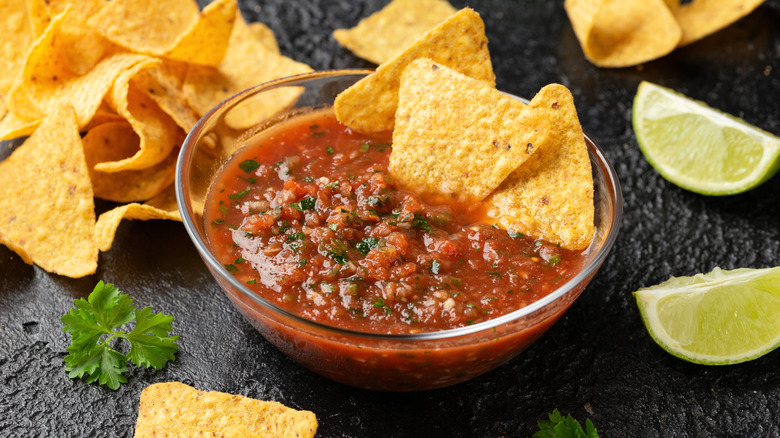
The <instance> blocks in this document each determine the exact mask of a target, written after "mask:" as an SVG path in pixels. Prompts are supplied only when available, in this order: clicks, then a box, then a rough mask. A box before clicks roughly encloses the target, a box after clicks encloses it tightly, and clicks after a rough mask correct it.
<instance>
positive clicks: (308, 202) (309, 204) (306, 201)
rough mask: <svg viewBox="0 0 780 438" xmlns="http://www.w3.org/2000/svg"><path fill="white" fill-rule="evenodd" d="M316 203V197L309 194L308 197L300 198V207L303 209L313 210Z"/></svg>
mask: <svg viewBox="0 0 780 438" xmlns="http://www.w3.org/2000/svg"><path fill="white" fill-rule="evenodd" d="M316 204H317V198H315V197H312V196H309V197H308V198H303V199H301V208H302V209H304V210H314V206H315V205H316Z"/></svg>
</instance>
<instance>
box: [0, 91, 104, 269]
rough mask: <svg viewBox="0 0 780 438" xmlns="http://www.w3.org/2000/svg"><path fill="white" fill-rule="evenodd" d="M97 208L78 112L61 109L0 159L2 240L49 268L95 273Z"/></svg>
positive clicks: (26, 257) (55, 111)
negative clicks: (9, 154) (82, 144)
mask: <svg viewBox="0 0 780 438" xmlns="http://www.w3.org/2000/svg"><path fill="white" fill-rule="evenodd" d="M94 208H95V206H94V203H93V195H92V185H91V183H90V180H89V172H88V171H87V164H86V161H85V159H84V153H83V151H82V146H81V138H80V137H79V132H78V126H77V125H76V115H75V113H74V111H73V109H72V108H70V107H67V106H65V107H61V108H58V109H56V110H54V111H52V112H51V114H50V115H48V116H47V117H46V118H45V119H44V120H43V122H42V123H41V125H40V126H39V127H38V129H37V130H35V132H34V133H33V134H32V135H31V136H30V137H29V138H28V139H27V140H26V141H25V142H24V144H22V145H21V146H19V148H17V149H16V150H15V151H14V152H13V153H12V154H11V156H10V157H8V158H6V159H5V160H3V161H2V162H0V242H3V243H5V244H7V245H8V246H9V247H10V248H11V249H12V250H14V251H16V252H17V253H19V255H20V256H21V257H22V258H23V259H24V260H25V261H26V262H33V263H35V264H36V265H38V266H40V267H41V268H43V269H45V270H47V271H49V272H54V273H57V274H60V275H65V276H68V277H83V276H85V275H89V274H92V273H94V272H95V269H97V257H98V250H97V246H96V245H95V239H94V231H95V211H94Z"/></svg>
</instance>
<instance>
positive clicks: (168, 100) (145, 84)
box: [131, 61, 198, 132]
mask: <svg viewBox="0 0 780 438" xmlns="http://www.w3.org/2000/svg"><path fill="white" fill-rule="evenodd" d="M178 69H179V66H178V65H177V64H175V63H172V62H168V61H164V62H162V63H160V64H157V65H155V66H152V67H150V68H148V69H145V70H141V71H139V72H138V74H137V75H135V76H133V78H132V80H131V82H132V83H133V84H134V85H135V86H137V87H138V89H139V90H141V91H142V92H144V93H145V94H146V95H147V96H148V97H149V98H151V99H152V100H154V101H155V102H156V103H157V106H159V107H160V109H161V110H163V112H165V113H166V114H168V115H169V116H170V117H171V118H172V119H173V121H174V122H176V124H177V125H179V127H181V128H182V129H183V130H184V131H185V132H190V130H191V129H192V127H193V126H195V123H197V122H198V115H197V114H195V111H193V109H192V108H190V106H189V105H188V104H187V100H186V98H185V96H184V93H182V90H181V86H182V81H183V77H182V78H180V77H179V72H178Z"/></svg>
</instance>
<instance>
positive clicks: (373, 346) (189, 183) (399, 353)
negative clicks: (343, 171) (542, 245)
mask: <svg viewBox="0 0 780 438" xmlns="http://www.w3.org/2000/svg"><path fill="white" fill-rule="evenodd" d="M369 73H371V71H370V70H339V71H322V72H314V73H307V74H302V75H297V76H292V77H288V78H283V79H278V80H275V81H271V82H267V83H264V84H261V85H258V86H255V87H253V88H250V89H248V90H245V91H243V92H240V93H238V94H236V95H234V96H232V97H230V98H228V99H227V100H225V101H223V102H222V103H220V104H219V105H217V106H216V107H215V108H214V109H212V110H211V111H209V113H208V114H206V115H205V116H204V117H203V118H202V119H201V120H200V121H199V122H198V123H197V124H196V125H195V127H194V128H193V130H192V131H191V132H190V133H189V135H188V136H187V138H186V140H185V142H184V145H183V147H182V149H181V153H180V156H179V161H178V164H177V166H176V197H177V200H178V202H179V209H180V211H181V216H182V219H183V221H184V225H185V227H186V229H187V232H188V233H189V235H190V237H191V238H192V241H193V243H194V244H195V247H196V248H197V250H198V253H199V254H200V256H201V257H202V258H203V261H204V262H205V263H206V266H207V267H208V269H209V270H210V271H211V274H212V275H213V276H214V278H215V279H216V281H217V283H218V284H219V285H220V287H221V288H222V290H223V291H224V292H225V294H226V295H227V297H228V298H229V299H230V301H231V302H232V303H233V304H234V305H235V307H236V308H237V309H238V310H239V311H240V312H241V313H242V314H243V315H244V316H245V317H246V319H247V320H248V321H249V322H250V323H251V324H252V325H253V326H254V327H255V328H257V330H258V331H259V332H260V333H261V334H262V335H263V336H264V337H265V338H266V339H267V340H268V341H269V342H271V343H272V344H273V345H275V346H276V347H277V348H278V349H279V350H281V351H282V352H284V353H285V354H286V355H288V356H289V357H291V358H292V359H293V360H295V361H297V362H298V363H300V364H301V365H303V366H304V367H306V368H308V369H310V370H312V371H314V372H316V373H319V374H321V375H323V376H325V377H328V378H330V379H333V380H335V381H338V382H342V383H345V384H348V385H353V386H356V387H361V388H366V389H372V390H381V391H415V390H425V389H433V388H440V387H444V386H449V385H453V384H456V383H459V382H462V381H465V380H467V379H471V378H473V377H476V376H478V375H480V374H483V373H485V372H487V371H490V370H491V369H493V368H495V367H497V366H499V365H501V364H502V363H504V362H506V361H508V360H509V359H511V358H512V357H514V356H515V355H517V354H518V353H520V352H521V351H522V350H523V349H525V348H526V347H528V345H530V344H531V343H532V342H534V341H535V340H536V339H538V338H539V337H540V336H541V335H542V334H543V333H544V332H545V331H546V330H547V329H549V328H550V327H551V326H552V325H553V324H554V323H555V321H557V320H558V318H560V317H561V315H563V313H564V312H565V311H566V310H567V309H568V308H569V306H571V304H572V303H573V302H574V300H575V299H577V297H578V296H579V295H580V294H581V293H582V291H583V289H584V288H585V286H586V285H587V284H588V282H589V281H590V280H591V279H592V278H593V276H594V275H595V274H596V271H597V270H598V269H599V267H600V266H601V264H602V262H603V261H604V259H605V258H606V256H607V253H608V252H609V250H610V248H611V247H612V245H613V244H614V242H615V238H616V235H617V232H618V228H619V224H620V218H621V215H622V196H621V192H620V186H619V183H618V180H617V176H616V175H615V170H614V169H613V167H612V165H611V164H610V163H609V161H608V160H607V158H606V157H605V156H604V153H603V151H602V150H601V149H600V148H599V147H598V146H597V145H596V144H595V143H593V141H591V140H590V139H589V138H587V136H586V143H587V146H588V152H589V155H590V159H591V164H592V168H593V180H594V185H595V192H594V193H595V195H594V199H595V212H596V219H595V221H596V229H597V232H596V236H595V238H594V240H593V243H592V244H591V245H590V246H589V247H588V248H587V249H586V250H585V252H584V253H583V257H584V258H585V259H584V261H583V265H582V266H583V268H582V270H581V271H580V272H579V273H578V274H577V275H576V276H575V277H573V278H572V279H571V280H569V281H568V282H566V283H565V284H563V285H562V286H560V287H559V288H558V289H556V290H555V291H553V292H552V293H550V294H549V295H547V296H546V297H544V298H542V299H540V300H538V301H536V302H534V303H532V304H530V305H528V306H526V307H523V308H521V309H518V310H516V311H514V312H511V313H508V314H506V315H503V316H500V317H497V318H495V319H492V320H489V321H486V322H482V323H479V324H474V325H470V326H466V327H460V328H456V329H449V330H443V331H437V332H428V333H418V334H394V335H389V334H378V333H364V332H356V331H350V330H344V329H340V328H337V327H333V326H329V325H325V324H321V323H318V322H314V321H311V320H308V319H305V318H303V317H301V316H298V315H295V314H293V313H291V312H289V311H287V310H285V309H283V308H281V307H279V306H277V305H275V304H273V303H271V302H270V301H268V300H266V299H264V298H263V297H262V296H260V295H258V294H257V293H255V292H253V291H252V290H250V289H249V288H247V287H246V286H245V285H244V284H242V283H241V282H240V281H238V280H237V279H236V278H235V277H233V276H232V275H231V274H230V272H228V270H227V269H226V268H225V267H224V266H223V265H222V264H221V263H220V262H219V261H218V260H217V259H216V258H215V256H214V255H213V254H212V252H211V251H210V249H209V244H208V240H207V237H206V234H205V224H204V220H203V205H204V199H205V198H206V195H207V193H208V190H209V187H210V186H211V183H212V181H213V180H214V178H215V175H216V174H217V172H219V170H220V168H221V167H222V165H223V163H225V162H226V161H227V160H228V159H229V158H230V156H231V155H232V154H233V153H234V152H235V151H236V150H238V149H240V148H241V147H242V146H244V145H245V144H247V143H251V139H252V138H253V137H255V136H256V135H257V134H258V133H260V132H262V131H263V130H264V129H267V128H268V127H270V126H273V125H274V124H275V123H278V122H280V121H283V120H285V119H287V118H289V117H295V116H296V114H301V113H305V112H307V111H312V110H316V109H321V108H324V107H330V106H332V104H333V101H334V99H335V98H336V96H337V95H338V94H339V92H341V91H342V90H344V89H345V88H347V87H349V86H350V85H352V84H353V83H355V82H356V81H358V80H359V79H361V78H363V77H364V76H366V75H367V74H369ZM513 97H514V96H513ZM271 99H273V101H275V102H278V101H280V100H281V101H284V102H287V103H288V104H287V107H286V109H285V110H284V111H282V112H281V114H277V115H276V116H273V117H270V118H269V117H267V116H266V115H264V113H265V112H267V111H266V110H267V108H268V106H267V105H265V104H266V103H267V102H270V101H271Z"/></svg>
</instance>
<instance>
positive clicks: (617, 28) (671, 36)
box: [564, 0, 682, 67]
mask: <svg viewBox="0 0 780 438" xmlns="http://www.w3.org/2000/svg"><path fill="white" fill-rule="evenodd" d="M564 6H565V8H566V13H567V14H568V15H569V20H570V21H571V24H572V27H573V28H574V33H575V34H576V35H577V39H578V40H579V41H580V45H581V46H582V51H583V52H584V53H585V56H586V57H587V58H588V59H589V60H590V62H592V63H593V64H595V65H597V66H599V67H626V66H631V65H637V64H641V63H643V62H647V61H650V60H653V59H656V58H660V57H661V56H664V55H666V54H668V53H669V52H671V51H672V50H674V48H675V47H677V45H678V43H679V42H680V38H681V37H682V31H681V30H680V26H679V25H678V24H677V21H676V20H675V19H674V16H673V15H672V13H671V12H670V11H669V8H668V7H667V6H666V3H665V2H664V0H631V1H624V0H566V2H565V3H564Z"/></svg>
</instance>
